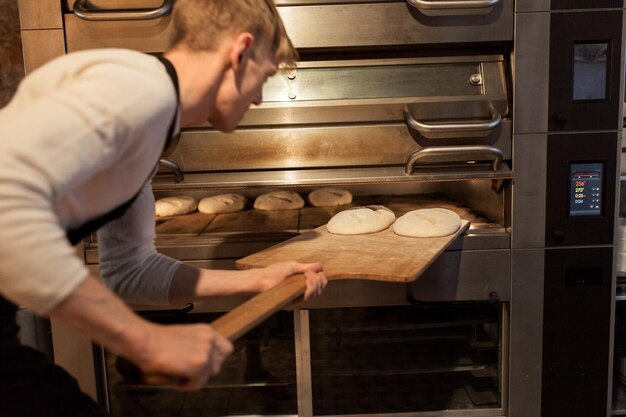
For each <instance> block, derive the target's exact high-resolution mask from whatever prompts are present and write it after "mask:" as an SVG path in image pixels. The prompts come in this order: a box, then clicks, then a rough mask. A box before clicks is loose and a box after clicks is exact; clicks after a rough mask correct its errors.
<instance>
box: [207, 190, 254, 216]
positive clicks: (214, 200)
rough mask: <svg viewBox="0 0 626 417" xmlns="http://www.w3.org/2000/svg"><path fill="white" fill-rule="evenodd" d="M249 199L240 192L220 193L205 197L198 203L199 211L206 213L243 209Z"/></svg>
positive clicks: (231, 211) (230, 211)
mask: <svg viewBox="0 0 626 417" xmlns="http://www.w3.org/2000/svg"><path fill="white" fill-rule="evenodd" d="M247 202H248V200H247V199H246V197H244V196H242V195H240V194H219V195H212V196H210V197H205V198H203V199H202V200H200V203H198V211H199V212H200V213H206V214H219V213H234V212H236V211H241V210H243V208H244V207H245V206H246V203H247Z"/></svg>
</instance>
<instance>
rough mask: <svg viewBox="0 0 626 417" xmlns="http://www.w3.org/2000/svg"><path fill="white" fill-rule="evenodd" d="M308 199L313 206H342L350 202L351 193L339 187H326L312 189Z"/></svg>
mask: <svg viewBox="0 0 626 417" xmlns="http://www.w3.org/2000/svg"><path fill="white" fill-rule="evenodd" d="M308 200H309V203H311V205H312V206H315V207H332V206H343V205H344V204H350V203H352V194H351V193H350V191H348V190H344V189H341V188H332V187H327V188H320V189H317V190H314V191H312V192H311V193H310V194H309V197H308Z"/></svg>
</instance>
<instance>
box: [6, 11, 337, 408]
mask: <svg viewBox="0 0 626 417" xmlns="http://www.w3.org/2000/svg"><path fill="white" fill-rule="evenodd" d="M172 22H173V23H172V26H173V37H172V40H171V46H170V47H169V48H168V50H167V52H166V53H165V54H164V59H162V60H159V59H157V58H155V57H153V56H149V55H146V54H141V53H138V52H133V51H128V50H120V49H107V50H92V51H84V52H77V53H72V54H68V55H66V56H63V57H60V58H58V59H56V60H53V61H52V62H50V63H48V64H46V65H45V66H43V67H41V68H40V69H38V70H36V71H34V72H33V73H32V74H30V75H29V76H28V77H26V79H25V80H24V81H23V82H22V83H21V85H20V86H19V88H18V91H17V93H16V95H15V97H14V98H13V100H12V101H11V102H10V103H9V104H8V105H7V106H6V107H5V108H4V109H2V110H1V111H0V295H1V298H0V415H1V416H3V417H13V416H28V417H37V416H47V417H48V416H63V417H71V416H80V417H89V416H103V415H104V413H103V412H102V411H101V410H100V409H99V408H98V406H97V404H96V403H95V402H93V401H92V400H90V399H89V398H88V397H87V396H86V395H85V394H83V393H81V392H80V391H79V389H78V386H77V384H76V382H75V381H74V380H73V379H72V378H71V377H70V376H69V375H68V374H67V373H66V372H65V371H63V370H62V369H61V368H59V367H56V366H54V365H52V364H50V363H48V362H47V361H46V360H45V359H44V357H43V355H41V354H39V353H38V352H36V351H34V350H32V349H29V348H27V347H24V346H22V345H20V343H19V341H18V338H17V332H18V327H17V325H16V321H15V313H16V309H17V306H20V305H21V306H24V307H26V308H29V309H31V310H33V311H34V312H36V313H38V314H40V315H44V316H49V317H51V318H53V319H54V320H57V321H58V322H60V323H63V324H65V325H67V326H68V327H70V328H73V329H74V330H76V331H79V332H81V333H83V334H85V335H86V336H88V337H90V338H91V339H93V340H94V341H95V342H97V343H100V344H102V345H104V346H105V347H106V348H107V349H108V350H110V351H112V352H114V353H116V354H118V355H121V356H123V357H125V358H127V359H129V360H131V361H132V362H134V363H135V364H137V365H138V366H139V367H140V368H141V369H142V370H143V371H144V372H146V373H157V374H167V375H172V376H176V377H179V378H180V381H181V382H180V386H179V388H180V389H183V390H194V389H198V388H199V387H201V386H202V385H203V384H204V383H205V382H206V381H207V379H208V378H210V377H211V376H213V375H215V374H217V373H218V372H219V371H220V367H221V365H222V362H223V360H224V358H225V357H227V356H228V355H229V354H230V353H231V351H232V349H233V348H232V345H231V344H230V342H229V341H228V340H226V339H225V338H223V337H222V336H221V335H219V334H217V333H216V332H214V331H213V330H212V328H211V326H210V325H208V324H193V325H171V326H162V325H158V324H154V323H151V322H148V321H146V320H144V319H142V318H140V317H139V316H137V315H136V314H135V313H134V312H133V311H132V310H130V309H129V308H128V307H127V306H126V304H125V303H124V302H123V301H122V299H121V298H123V299H125V300H127V301H131V302H139V303H153V304H164V305H165V304H171V303H178V302H186V301H193V300H198V299H204V298H207V297H211V296H217V295H231V294H237V293H257V292H261V291H263V290H266V289H268V288H270V287H272V286H273V285H275V284H277V283H278V282H280V281H281V280H283V279H285V278H286V277H288V276H290V275H292V274H296V273H304V275H305V276H306V277H307V290H306V294H305V298H310V297H312V296H315V295H318V294H319V293H320V292H321V291H322V290H323V288H324V287H325V285H326V277H325V276H324V273H323V271H322V266H321V264H317V263H316V264H300V263H296V262H285V263H279V264H274V265H271V266H269V267H267V268H263V269H255V270H249V271H217V270H206V269H197V268H193V267H191V266H188V265H184V264H182V263H180V262H178V261H176V260H174V259H170V258H168V257H166V256H163V255H161V254H159V253H157V252H156V250H155V248H154V243H153V240H154V237H155V230H154V210H155V209H154V196H153V194H152V191H151V187H150V178H151V176H152V175H153V174H154V172H155V167H156V166H157V162H158V160H159V158H160V156H161V154H162V152H163V150H164V148H165V147H166V145H167V140H168V139H169V138H170V137H171V136H172V135H173V134H174V133H175V132H176V131H178V130H179V128H181V127H186V126H192V125H195V124H198V123H202V122H206V121H208V122H209V123H210V124H211V125H212V126H213V127H214V128H216V129H219V130H221V131H224V132H230V131H232V130H234V129H235V128H236V126H237V124H238V123H239V121H240V120H241V118H242V117H243V115H244V113H245V112H246V110H247V109H248V107H249V106H250V104H252V103H254V104H259V103H260V102H261V99H262V96H261V89H262V86H263V83H264V82H265V80H266V79H267V78H268V77H269V76H271V75H272V74H274V73H275V72H276V71H277V68H278V65H279V64H281V63H282V64H293V63H294V62H295V60H296V53H295V50H294V48H293V46H292V44H291V42H290V40H289V38H288V37H287V35H286V33H285V30H284V27H283V25H282V22H281V20H280V17H279V15H278V13H277V11H276V7H275V5H274V4H273V1H272V0H228V1H225V0H178V1H177V2H176V7H175V10H174V11H173V16H172ZM216 158H219V155H216ZM95 230H98V245H99V253H100V272H101V277H102V278H103V280H104V282H105V283H106V286H105V285H103V284H102V283H101V281H100V280H99V279H98V278H96V277H95V276H93V275H91V274H90V273H89V271H88V270H87V269H86V267H85V265H84V264H83V262H82V261H81V260H80V259H79V258H78V257H77V255H76V252H75V250H74V248H73V247H72V244H74V243H77V242H78V241H80V239H81V238H82V237H84V236H86V235H88V234H90V233H92V232H94V231H95ZM115 294H118V295H119V296H121V298H120V297H118V295H115ZM183 381H185V382H183Z"/></svg>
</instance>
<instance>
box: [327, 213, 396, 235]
mask: <svg viewBox="0 0 626 417" xmlns="http://www.w3.org/2000/svg"><path fill="white" fill-rule="evenodd" d="M395 219H396V216H395V214H393V211H391V210H389V209H388V208H387V207H383V206H367V207H354V208H351V209H348V210H344V211H340V212H339V213H337V214H335V215H334V216H333V217H332V218H331V219H330V221H329V222H328V224H327V225H326V229H328V231H329V232H330V233H333V234H336V235H362V234H366V233H376V232H380V231H381V230H385V229H386V228H388V227H389V226H390V225H391V224H392V223H393V222H394V220H395Z"/></svg>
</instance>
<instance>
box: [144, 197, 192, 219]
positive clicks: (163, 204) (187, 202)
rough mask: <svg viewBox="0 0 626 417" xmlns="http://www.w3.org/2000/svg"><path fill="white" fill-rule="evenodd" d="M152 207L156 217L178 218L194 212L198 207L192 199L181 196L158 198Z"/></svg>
mask: <svg viewBox="0 0 626 417" xmlns="http://www.w3.org/2000/svg"><path fill="white" fill-rule="evenodd" d="M154 206H155V214H156V215H157V217H168V216H180V215H182V214H187V213H191V212H192V211H195V210H196V208H197V207H198V202H197V201H196V199H195V198H193V197H190V196H187V195H181V196H176V197H164V198H160V199H158V200H157V201H156V202H155V204H154Z"/></svg>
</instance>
